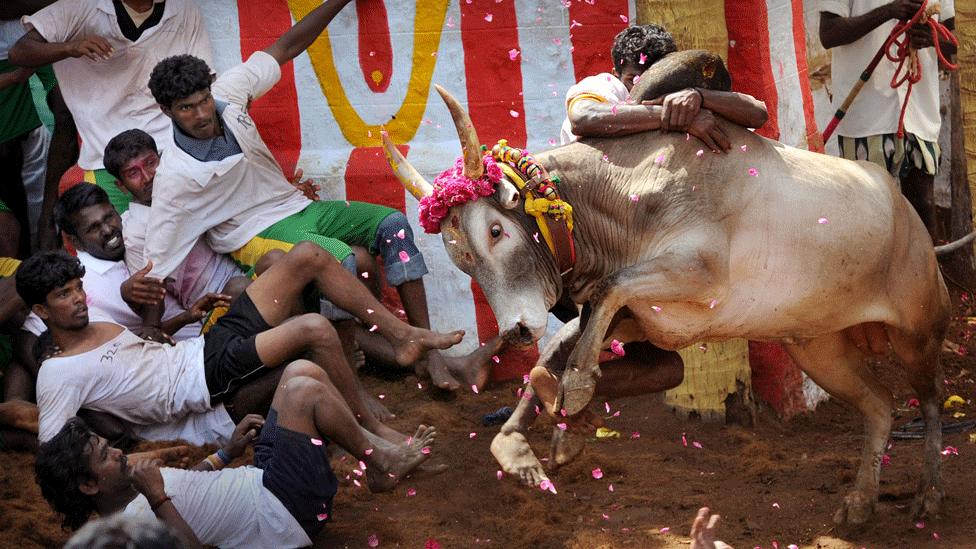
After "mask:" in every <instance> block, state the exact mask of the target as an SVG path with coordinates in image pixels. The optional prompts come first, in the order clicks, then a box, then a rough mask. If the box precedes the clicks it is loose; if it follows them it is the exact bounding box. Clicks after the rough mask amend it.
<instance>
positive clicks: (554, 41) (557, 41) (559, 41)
mask: <svg viewBox="0 0 976 549" xmlns="http://www.w3.org/2000/svg"><path fill="white" fill-rule="evenodd" d="M552 44H553V45H554V46H562V45H563V41H562V39H561V38H553V39H552Z"/></svg>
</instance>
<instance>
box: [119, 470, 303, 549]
mask: <svg viewBox="0 0 976 549" xmlns="http://www.w3.org/2000/svg"><path fill="white" fill-rule="evenodd" d="M159 472H160V473H161V474H162V476H163V486H164V488H165V490H166V495H168V496H169V497H170V498H172V499H171V501H172V502H173V506H174V507H176V510H177V511H179V512H180V515H182V516H183V520H185V521H186V524H187V526H189V527H190V529H191V530H193V533H194V534H196V536H197V538H199V539H200V542H201V543H203V544H204V545H213V546H217V547H234V548H237V547H242V548H251V547H253V548H256V549H265V548H268V547H275V548H278V547H282V548H284V547H307V546H309V545H311V544H312V540H311V539H309V537H308V534H306V533H305V531H304V530H303V529H302V527H301V525H300V524H299V523H298V521H297V520H295V518H294V517H293V516H292V515H291V513H289V512H288V509H286V508H285V506H284V505H282V503H281V501H279V500H278V498H276V497H275V495H274V494H272V493H271V492H270V491H269V490H268V489H267V488H265V487H264V484H263V482H262V479H263V477H264V471H262V470H261V469H258V468H255V467H251V466H246V467H233V468H229V469H223V470H221V471H186V470H183V469H170V468H167V467H164V468H162V469H160V470H159ZM123 513H125V514H129V515H136V516H138V515H141V516H143V517H147V518H149V517H153V518H154V517H155V514H154V513H153V512H152V510H151V509H150V508H149V502H148V501H147V500H146V497H145V496H143V495H141V494H140V495H139V496H137V497H136V499H134V500H132V502H131V503H129V505H127V506H126V508H125V510H124V511H123Z"/></svg>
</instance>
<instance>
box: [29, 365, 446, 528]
mask: <svg viewBox="0 0 976 549" xmlns="http://www.w3.org/2000/svg"><path fill="white" fill-rule="evenodd" d="M309 371H321V370H319V368H318V366H316V365H315V364H312V363H309V362H305V361H298V362H294V363H292V364H290V365H288V366H287V367H286V368H284V374H283V375H282V377H281V383H280V386H279V387H278V389H277V390H276V391H275V393H274V400H273V401H272V403H271V409H270V411H269V412H268V417H267V420H266V421H264V420H262V419H261V418H260V417H258V416H253V415H250V416H247V417H245V418H244V419H243V420H242V421H241V422H240V423H239V424H238V426H237V428H236V429H235V430H234V434H233V437H232V440H231V442H230V444H228V445H227V446H225V447H224V448H222V449H221V450H220V451H218V452H217V453H215V454H212V455H211V456H209V457H208V458H207V459H205V460H203V461H201V462H200V463H199V464H198V465H197V466H195V467H194V468H193V470H192V471H184V470H180V469H169V468H163V469H160V468H159V466H158V463H157V462H155V461H141V462H140V463H137V464H133V465H130V464H129V462H128V460H127V458H126V456H125V455H123V454H122V452H121V451H120V450H118V449H115V448H112V447H110V446H109V445H108V443H107V441H106V440H105V439H104V438H101V437H99V436H97V435H95V434H93V433H92V432H91V431H90V430H89V429H88V428H87V426H86V425H85V423H84V422H83V421H82V420H80V419H78V418H71V419H69V420H68V421H67V422H66V423H65V425H64V426H63V427H61V428H60V430H59V431H58V433H57V434H56V435H55V436H54V437H53V438H52V439H51V440H50V441H48V442H46V443H44V444H42V445H41V447H40V449H39V450H38V454H37V462H36V465H35V470H36V475H37V482H38V484H39V485H40V486H41V493H42V494H43V495H44V498H45V499H47V500H48V502H49V503H50V504H51V505H52V507H54V509H55V510H56V511H57V512H59V513H61V514H62V515H64V519H63V526H65V527H68V528H78V527H80V526H81V525H83V524H84V523H85V521H86V520H88V517H89V516H90V515H91V513H92V512H93V511H97V512H98V514H99V515H102V516H107V515H109V514H111V513H115V512H120V511H121V512H123V513H125V514H131V515H137V516H152V515H155V516H156V517H158V518H159V519H161V520H162V521H164V522H165V523H166V524H167V525H168V526H170V527H171V528H173V530H175V531H176V532H178V533H179V534H180V535H181V536H182V537H183V538H184V539H185V540H186V541H187V542H188V545H189V546H190V547H201V546H202V545H213V546H219V547H304V546H308V545H311V544H312V538H313V537H314V536H315V535H316V534H318V533H319V532H320V531H321V530H322V528H323V527H324V525H325V523H326V522H327V521H328V520H329V519H330V518H331V517H332V512H333V510H332V499H333V496H334V495H335V493H336V490H337V488H338V481H337V479H336V477H335V474H333V472H332V468H331V466H330V464H329V457H328V453H327V451H326V450H327V447H328V445H329V444H330V443H331V442H335V443H336V444H337V445H339V446H340V447H341V448H343V449H344V450H346V451H347V452H349V453H350V454H351V455H352V456H353V458H354V459H356V460H359V461H360V463H361V464H362V465H363V469H364V471H363V473H364V474H365V478H366V484H367V486H368V487H369V489H370V490H371V491H373V492H381V491H389V490H392V489H393V487H394V486H396V484H397V482H399V480H400V479H402V478H403V477H404V476H405V475H407V474H408V473H410V472H411V471H412V470H413V469H415V468H416V467H417V466H418V465H420V464H421V463H422V462H423V461H424V460H425V459H426V458H427V455H428V454H429V453H430V450H429V446H430V445H431V444H432V443H433V442H434V439H435V436H436V431H435V430H434V428H433V427H427V426H424V425H421V426H420V427H419V428H418V429H417V431H416V433H414V435H413V436H412V437H411V438H410V439H409V440H408V441H407V443H406V444H392V443H390V442H387V441H385V440H383V439H381V438H379V437H376V436H375V435H373V434H372V433H370V432H369V431H367V430H365V429H363V428H362V427H361V426H360V425H359V424H358V423H357V422H356V418H355V417H354V415H353V411H352V410H350V409H349V407H348V406H347V405H346V402H345V400H344V399H343V397H342V395H340V394H339V391H338V390H337V389H336V387H335V386H334V385H333V384H332V383H331V382H330V380H329V378H328V376H319V377H315V378H313V377H308V376H305V375H303V372H309ZM262 425H263V426H262ZM258 430H260V432H261V434H260V438H258V440H257V442H256V443H255V445H254V465H255V466H254V467H251V466H246V467H235V468H231V469H222V470H218V469H221V468H222V467H223V466H225V465H226V464H227V463H228V462H229V461H230V460H233V459H235V458H237V457H238V456H240V455H241V454H242V453H243V452H244V448H245V447H246V446H247V444H248V443H250V442H251V440H253V439H254V438H255V437H257V436H258V434H257V433H258Z"/></svg>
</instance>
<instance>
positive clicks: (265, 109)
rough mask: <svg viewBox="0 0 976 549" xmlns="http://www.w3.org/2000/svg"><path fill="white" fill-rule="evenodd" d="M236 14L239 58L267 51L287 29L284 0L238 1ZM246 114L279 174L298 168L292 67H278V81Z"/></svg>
mask: <svg viewBox="0 0 976 549" xmlns="http://www.w3.org/2000/svg"><path fill="white" fill-rule="evenodd" d="M237 11H238V17H239V19H240V33H241V56H242V57H243V59H247V58H248V57H250V55H251V54H252V53H254V52H256V51H258V50H262V49H264V48H267V47H268V46H269V45H271V44H272V43H274V41H275V40H277V39H278V37H280V36H281V35H282V34H284V33H285V31H287V30H288V29H290V28H291V12H290V11H289V10H288V3H287V2H286V1H285V0H274V1H267V2H248V1H246V0H238V1H237ZM250 115H251V118H253V119H254V122H255V123H256V124H257V127H258V131H259V132H260V133H261V138H262V139H264V142H265V143H266V144H267V145H268V149H270V150H271V153H272V154H273V155H274V157H275V160H277V161H278V164H279V165H280V166H281V169H282V171H283V172H284V173H285V175H288V176H290V175H291V174H292V173H294V171H295V166H297V165H298V156H299V154H300V153H301V150H302V128H301V117H300V116H299V114H298V92H297V91H296V89H295V67H294V64H292V63H286V64H285V65H284V66H282V67H281V80H280V81H279V82H278V84H277V85H275V87H274V89H272V90H271V91H270V92H268V93H267V94H265V95H264V97H262V98H260V99H258V100H256V101H254V102H253V103H252V104H251V108H250Z"/></svg>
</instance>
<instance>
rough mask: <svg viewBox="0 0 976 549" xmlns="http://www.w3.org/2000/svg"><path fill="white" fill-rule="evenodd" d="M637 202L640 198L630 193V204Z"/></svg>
mask: <svg viewBox="0 0 976 549" xmlns="http://www.w3.org/2000/svg"><path fill="white" fill-rule="evenodd" d="M638 200H640V196H638V195H637V193H631V195H630V201H631V202H637V201H638Z"/></svg>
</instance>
